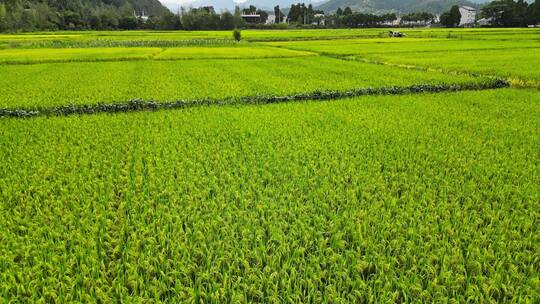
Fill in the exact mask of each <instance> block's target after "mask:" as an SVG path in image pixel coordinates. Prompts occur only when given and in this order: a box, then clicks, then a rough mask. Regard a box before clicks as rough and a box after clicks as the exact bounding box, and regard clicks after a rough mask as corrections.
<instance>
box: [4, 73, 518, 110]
mask: <svg viewBox="0 0 540 304" xmlns="http://www.w3.org/2000/svg"><path fill="white" fill-rule="evenodd" d="M508 86H509V84H508V82H506V81H504V80H501V79H496V78H493V79H490V80H487V81H483V82H477V83H465V84H440V85H433V84H419V85H411V86H405V87H396V86H393V87H381V88H361V89H354V90H348V91H313V92H306V93H300V94H293V95H286V96H244V97H239V98H228V99H197V100H177V101H170V102H166V101H165V102H159V101H146V100H138V99H135V100H130V101H128V102H126V103H112V104H95V105H68V106H59V107H49V108H38V109H0V117H10V118H30V117H37V116H67V115H82V114H97V113H119V112H134V111H150V110H161V109H180V108H190V107H199V106H226V105H228V106H232V105H250V104H251V105H254V104H272V103H283V102H295V101H310V100H311V101H314V100H321V101H323V100H336V99H343V98H350V97H358V96H369V95H404V94H419V93H439V92H456V91H468V90H488V89H498V88H505V87H508Z"/></svg>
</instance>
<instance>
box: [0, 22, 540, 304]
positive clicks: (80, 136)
mask: <svg viewBox="0 0 540 304" xmlns="http://www.w3.org/2000/svg"><path fill="white" fill-rule="evenodd" d="M402 31H404V32H405V33H406V34H407V37H405V38H398V39H394V38H386V37H385V36H386V32H385V31H382V30H381V29H361V30H360V29H355V30H279V31H278V30H273V31H270V30H268V31H255V30H250V31H243V32H242V36H243V37H244V39H243V40H242V41H241V42H235V41H234V40H232V34H231V32H184V31H180V32H147V31H132V32H84V33H82V32H58V33H31V34H9V35H8V34H6V35H0V302H6V303H10V302H13V303H17V302H31V303H33V302H37V303H49V302H52V303H55V302H60V303H64V302H102V303H110V302H126V303H132V302H168V303H409V302H415V303H435V302H436V303H439V302H442V303H464V302H467V303H538V302H540V91H539V88H540V68H538V67H540V45H539V44H540V31H539V30H538V29H453V30H445V29H411V30H406V29H405V30H402Z"/></svg>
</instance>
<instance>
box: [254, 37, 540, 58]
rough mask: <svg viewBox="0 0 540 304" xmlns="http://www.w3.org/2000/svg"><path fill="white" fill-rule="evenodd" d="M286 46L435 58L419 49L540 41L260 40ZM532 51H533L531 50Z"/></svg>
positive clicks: (531, 44)
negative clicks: (409, 54) (411, 54)
mask: <svg viewBox="0 0 540 304" xmlns="http://www.w3.org/2000/svg"><path fill="white" fill-rule="evenodd" d="M263 44H265V45H269V46H277V47H282V48H287V49H295V50H305V51H311V52H317V53H324V54H336V55H371V54H399V55H397V56H401V54H404V53H405V54H404V56H406V53H414V54H413V55H414V56H416V57H431V58H435V57H437V54H434V55H435V56H431V55H430V54H420V53H421V52H426V53H429V52H441V51H446V52H448V55H449V56H451V55H452V52H454V51H476V50H498V49H503V50H509V51H510V52H511V50H512V49H516V51H520V52H521V51H524V49H526V48H540V41H528V40H525V41H519V40H518V41H499V40H489V41H484V40H450V39H439V38H429V39H427V38H402V39H396V38H380V39H343V40H333V41H328V40H319V41H315V40H313V41H281V42H266V43H263ZM531 51H532V50H531Z"/></svg>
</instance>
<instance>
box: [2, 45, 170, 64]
mask: <svg viewBox="0 0 540 304" xmlns="http://www.w3.org/2000/svg"><path fill="white" fill-rule="evenodd" d="M160 52H162V49H161V48H91V49H84V48H83V49H6V50H0V64H36V63H61V62H79V61H85V62H86V61H111V60H112V61H122V60H137V59H138V60H142V59H150V58H152V57H153V56H155V55H157V54H158V53H160Z"/></svg>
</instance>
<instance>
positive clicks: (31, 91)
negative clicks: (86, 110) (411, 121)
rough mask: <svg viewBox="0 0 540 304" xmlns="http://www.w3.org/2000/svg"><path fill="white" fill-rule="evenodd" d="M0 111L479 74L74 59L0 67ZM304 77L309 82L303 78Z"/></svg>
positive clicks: (266, 62)
mask: <svg viewBox="0 0 540 304" xmlns="http://www.w3.org/2000/svg"><path fill="white" fill-rule="evenodd" d="M0 69H1V71H2V75H3V77H1V78H0V108H10V109H18V108H25V109H31V108H43V107H54V106H62V105H70V104H79V105H81V104H82V105H90V104H98V103H115V102H117V103H125V102H127V101H128V100H131V99H143V100H154V101H174V100H191V99H206V98H209V99H218V100H221V99H226V98H233V97H243V96H259V95H275V96H282V95H291V94H298V93H303V92H313V91H325V90H339V91H346V90H351V89H361V88H381V87H392V86H396V87H404V86H410V85H415V84H428V85H429V84H432V85H438V84H465V83H471V82H472V83H474V82H483V81H484V79H481V78H478V79H477V78H474V77H470V76H467V75H445V74H442V73H439V72H424V71H411V70H406V69H400V68H395V67H390V66H381V65H374V64H367V63H361V62H355V61H343V60H338V59H332V58H325V57H318V56H311V57H297V58H275V59H247V60H184V61H167V62H165V61H124V62H84V63H81V62H78V63H69V64H39V65H4V66H1V67H0ZM306 80H308V81H306Z"/></svg>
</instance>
